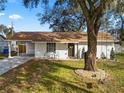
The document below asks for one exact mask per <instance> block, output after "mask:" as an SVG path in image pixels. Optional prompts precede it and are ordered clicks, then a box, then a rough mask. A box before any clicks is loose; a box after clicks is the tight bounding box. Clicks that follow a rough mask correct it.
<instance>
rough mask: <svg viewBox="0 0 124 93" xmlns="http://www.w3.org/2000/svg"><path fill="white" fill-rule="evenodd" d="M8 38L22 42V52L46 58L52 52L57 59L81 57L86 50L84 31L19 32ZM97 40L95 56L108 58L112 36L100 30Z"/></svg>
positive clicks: (112, 41) (112, 42) (111, 46)
mask: <svg viewBox="0 0 124 93" xmlns="http://www.w3.org/2000/svg"><path fill="white" fill-rule="evenodd" d="M9 40H10V41H13V42H16V44H17V45H20V44H23V45H24V46H25V48H24V49H25V52H24V53H25V54H27V55H34V57H36V58H47V57H48V54H49V53H51V54H52V53H54V58H57V59H69V58H82V51H83V50H85V52H86V51H87V34H86V33H85V32H19V33H16V34H15V35H14V36H13V37H11V38H10V39H9ZM97 42H98V43H97V58H101V55H102V54H104V56H105V57H107V58H110V52H111V49H112V48H114V47H115V46H114V40H113V37H112V36H110V35H109V34H107V33H103V32H100V33H99V35H98V40H97ZM17 45H16V46H17ZM83 53H84V52H83ZM52 57H53V56H52Z"/></svg>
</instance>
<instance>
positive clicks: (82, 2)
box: [78, 0, 90, 22]
mask: <svg viewBox="0 0 124 93" xmlns="http://www.w3.org/2000/svg"><path fill="white" fill-rule="evenodd" d="M78 3H79V5H80V7H81V9H82V11H83V14H84V16H85V18H86V20H87V22H88V21H89V19H90V14H89V10H88V8H87V5H86V2H85V0H78Z"/></svg>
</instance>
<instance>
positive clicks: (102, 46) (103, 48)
mask: <svg viewBox="0 0 124 93" xmlns="http://www.w3.org/2000/svg"><path fill="white" fill-rule="evenodd" d="M83 48H84V49H85V52H86V51H87V43H79V44H78V49H77V44H75V57H77V56H78V58H82V50H83ZM112 48H114V43H109V42H108V43H105V42H102V43H98V44H97V58H101V54H102V53H103V54H104V55H105V57H107V58H110V52H111V49H112ZM77 53H78V54H77Z"/></svg>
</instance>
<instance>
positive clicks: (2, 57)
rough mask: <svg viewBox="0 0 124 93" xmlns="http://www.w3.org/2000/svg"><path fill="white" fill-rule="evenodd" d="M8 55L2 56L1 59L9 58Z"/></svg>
mask: <svg viewBox="0 0 124 93" xmlns="http://www.w3.org/2000/svg"><path fill="white" fill-rule="evenodd" d="M7 57H8V55H5V54H0V59H4V58H7Z"/></svg>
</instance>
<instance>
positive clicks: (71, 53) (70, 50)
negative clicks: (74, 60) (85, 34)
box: [68, 43, 74, 57]
mask: <svg viewBox="0 0 124 93" xmlns="http://www.w3.org/2000/svg"><path fill="white" fill-rule="evenodd" d="M68 56H69V57H74V43H69V44H68Z"/></svg>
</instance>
